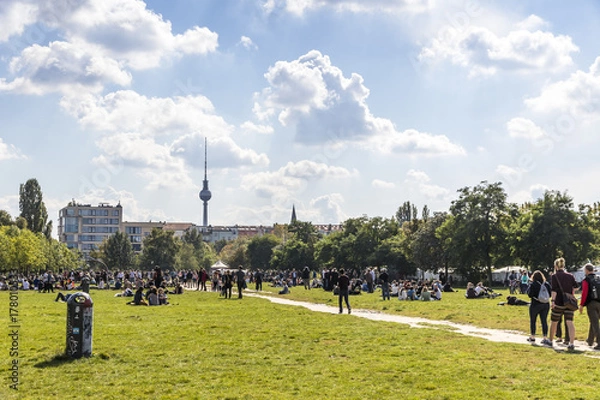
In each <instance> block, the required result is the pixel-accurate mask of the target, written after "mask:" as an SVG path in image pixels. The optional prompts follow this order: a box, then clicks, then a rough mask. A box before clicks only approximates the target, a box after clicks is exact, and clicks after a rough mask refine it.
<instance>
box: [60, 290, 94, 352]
mask: <svg viewBox="0 0 600 400" xmlns="http://www.w3.org/2000/svg"><path fill="white" fill-rule="evenodd" d="M93 319H94V302H93V301H92V298H91V297H90V295H89V294H87V293H85V292H76V293H73V294H72V295H70V296H69V299H68V300H67V350H66V353H67V356H69V357H71V358H81V357H90V356H91V355H92V328H93V326H92V325H93Z"/></svg>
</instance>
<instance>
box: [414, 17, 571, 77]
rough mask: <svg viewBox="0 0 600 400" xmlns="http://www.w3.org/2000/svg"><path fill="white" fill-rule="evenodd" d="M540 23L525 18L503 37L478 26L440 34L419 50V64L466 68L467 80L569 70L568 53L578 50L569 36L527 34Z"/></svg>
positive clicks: (536, 19)
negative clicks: (445, 62)
mask: <svg viewBox="0 0 600 400" xmlns="http://www.w3.org/2000/svg"><path fill="white" fill-rule="evenodd" d="M542 23H543V21H542V20H541V19H540V18H539V17H538V18H536V16H529V17H528V18H527V19H526V20H525V21H523V22H522V23H521V24H520V29H517V30H513V31H510V32H508V34H506V35H505V36H499V35H497V34H496V33H494V32H493V31H492V30H490V29H488V28H484V27H480V26H468V27H466V28H465V29H462V30H456V29H455V30H451V33H452V34H448V32H444V34H443V35H439V36H437V37H435V38H434V39H433V40H432V41H431V43H430V44H429V45H428V46H425V47H423V49H422V50H421V53H420V55H419V60H421V61H423V62H434V63H435V62H439V61H442V60H450V62H452V63H453V64H456V65H460V66H463V67H465V68H468V69H469V71H470V75H471V76H477V75H484V76H485V75H494V74H496V73H497V72H498V71H518V72H532V73H538V72H540V71H549V72H557V71H561V70H564V69H565V68H566V67H570V66H572V65H573V59H572V58H571V53H573V52H577V51H579V48H578V47H577V46H576V45H575V44H574V43H573V41H572V39H571V38H570V37H569V36H564V35H554V34H553V33H552V32H543V31H541V30H530V29H532V28H538V27H540V26H541V25H542Z"/></svg>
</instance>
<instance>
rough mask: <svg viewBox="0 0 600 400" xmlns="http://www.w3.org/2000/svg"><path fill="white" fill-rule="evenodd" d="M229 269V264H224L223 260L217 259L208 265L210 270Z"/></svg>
mask: <svg viewBox="0 0 600 400" xmlns="http://www.w3.org/2000/svg"><path fill="white" fill-rule="evenodd" d="M228 269H229V265H227V264H225V263H224V262H223V261H221V260H219V261H217V262H216V263H214V264H213V265H211V266H210V272H211V273H212V272H215V271H221V272H223V271H226V270H228Z"/></svg>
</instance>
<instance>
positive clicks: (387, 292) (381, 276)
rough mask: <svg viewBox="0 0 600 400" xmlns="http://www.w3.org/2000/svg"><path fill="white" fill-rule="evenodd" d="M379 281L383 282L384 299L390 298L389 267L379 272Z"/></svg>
mask: <svg viewBox="0 0 600 400" xmlns="http://www.w3.org/2000/svg"><path fill="white" fill-rule="evenodd" d="M379 281H380V282H381V295H382V297H383V300H390V283H389V282H388V281H389V275H388V273H387V269H386V268H383V269H382V270H381V273H380V274H379Z"/></svg>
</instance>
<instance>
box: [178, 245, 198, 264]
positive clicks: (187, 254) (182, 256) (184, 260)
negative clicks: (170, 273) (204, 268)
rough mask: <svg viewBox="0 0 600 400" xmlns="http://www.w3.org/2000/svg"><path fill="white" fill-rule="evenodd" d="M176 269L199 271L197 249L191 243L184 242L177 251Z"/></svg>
mask: <svg viewBox="0 0 600 400" xmlns="http://www.w3.org/2000/svg"><path fill="white" fill-rule="evenodd" d="M175 269H177V270H185V269H188V270H190V269H191V270H198V269H200V262H199V261H198V256H197V254H196V249H195V248H194V245H193V244H191V243H186V242H183V243H182V245H181V246H180V247H179V251H177V256H176V257H175Z"/></svg>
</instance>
